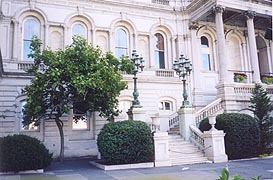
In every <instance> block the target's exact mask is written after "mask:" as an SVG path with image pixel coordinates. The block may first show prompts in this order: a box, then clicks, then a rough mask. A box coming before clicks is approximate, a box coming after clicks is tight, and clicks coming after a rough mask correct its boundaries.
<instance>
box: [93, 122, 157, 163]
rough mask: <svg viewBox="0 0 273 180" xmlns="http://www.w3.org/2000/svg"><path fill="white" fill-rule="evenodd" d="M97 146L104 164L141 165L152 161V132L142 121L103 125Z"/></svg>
mask: <svg viewBox="0 0 273 180" xmlns="http://www.w3.org/2000/svg"><path fill="white" fill-rule="evenodd" d="M97 144H98V149H99V152H100V153H101V157H102V160H103V161H104V163H105V164H130V163H142V162H151V161H153V159H154V145H153V137H152V132H151V130H150V128H149V127H148V125H147V124H146V123H145V122H142V121H133V120H127V121H121V122H110V123H108V124H105V125H104V127H103V128H102V130H101V131H100V133H99V135H98V140H97Z"/></svg>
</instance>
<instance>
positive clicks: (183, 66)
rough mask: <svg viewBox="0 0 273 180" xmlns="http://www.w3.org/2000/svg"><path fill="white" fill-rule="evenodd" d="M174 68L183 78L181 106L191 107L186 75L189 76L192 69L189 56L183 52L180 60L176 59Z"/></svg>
mask: <svg viewBox="0 0 273 180" xmlns="http://www.w3.org/2000/svg"><path fill="white" fill-rule="evenodd" d="M173 69H174V70H175V71H176V74H177V75H178V76H179V77H180V78H182V82H183V99H184V100H183V102H182V106H181V107H191V105H190V102H189V101H188V94H187V90H186V81H187V80H186V76H189V75H190V73H191V71H192V64H191V61H190V60H189V58H187V57H185V56H184V55H183V54H182V55H180V57H179V59H178V60H175V61H174V63H173Z"/></svg>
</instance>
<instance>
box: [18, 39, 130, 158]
mask: <svg viewBox="0 0 273 180" xmlns="http://www.w3.org/2000/svg"><path fill="white" fill-rule="evenodd" d="M41 45H42V43H41V41H40V40H39V39H37V37H34V38H33V39H32V42H31V46H30V48H31V50H32V53H31V54H30V55H29V57H31V58H33V59H34V66H33V67H32V68H31V69H30V70H29V71H28V72H29V73H32V74H33V75H34V78H33V79H32V80H31V83H30V85H27V86H26V87H25V88H24V90H23V93H25V94H26V95H27V99H26V105H25V106H24V109H25V110H24V116H23V119H24V120H23V124H24V125H28V124H30V123H32V122H35V124H36V125H38V124H39V123H40V120H41V119H50V118H54V119H55V122H56V124H57V126H58V129H59V133H60V136H61V153H60V158H61V159H62V157H61V156H63V147H64V145H63V144H64V137H63V122H62V121H61V119H60V117H61V116H62V115H63V114H64V113H68V112H69V111H70V109H71V108H72V107H73V110H74V111H76V112H77V113H81V114H84V113H86V112H87V111H91V112H92V111H97V112H100V116H104V117H106V118H107V119H108V120H113V119H114V116H117V115H118V113H119V111H118V110H117V109H118V108H117V105H118V100H117V97H118V96H119V94H120V91H121V90H123V89H125V88H126V87H127V83H126V82H125V81H122V75H120V74H119V71H120V70H122V71H126V72H127V73H130V70H131V69H132V67H133V65H132V63H131V62H130V61H129V60H128V59H126V58H125V57H123V58H122V60H118V59H117V58H115V57H114V56H113V55H112V54H111V53H110V52H108V53H106V54H102V51H101V49H100V48H98V47H96V48H94V47H93V46H92V45H90V44H88V43H87V41H86V40H85V39H84V38H82V37H80V36H74V37H73V43H72V44H71V45H69V46H67V47H66V48H65V50H61V49H59V50H56V51H52V50H50V49H45V50H41V48H40V47H41ZM41 67H43V70H40V69H41Z"/></svg>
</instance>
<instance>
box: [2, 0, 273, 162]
mask: <svg viewBox="0 0 273 180" xmlns="http://www.w3.org/2000/svg"><path fill="white" fill-rule="evenodd" d="M0 3H1V4H0V49H1V51H0V52H1V66H0V113H2V114H3V115H4V117H2V116H1V117H0V136H5V135H8V134H13V133H25V134H28V135H31V136H36V137H38V138H39V139H41V140H42V141H43V142H44V143H45V144H46V146H47V147H48V148H49V149H50V150H51V151H52V152H54V153H55V155H56V154H57V153H58V151H59V139H58V138H59V134H58V130H57V127H56V125H55V122H54V121H52V122H50V121H49V122H48V121H47V122H42V123H41V124H40V126H39V128H36V129H35V128H34V129H31V128H30V129H23V128H22V125H21V109H22V105H23V103H24V99H25V98H26V97H25V96H24V95H23V94H21V89H22V88H23V87H24V86H25V85H26V84H28V83H29V82H30V79H31V76H29V75H28V74H26V73H25V70H26V69H28V68H29V67H30V66H31V65H32V63H33V60H31V59H29V58H27V54H28V53H29V52H30V51H29V43H30V39H31V37H32V35H37V36H38V37H39V38H41V40H42V41H43V44H44V47H51V48H52V49H57V48H61V49H63V48H64V47H65V46H66V45H69V44H70V43H71V37H72V35H74V34H80V35H82V36H84V37H85V38H86V39H87V40H88V42H90V43H92V44H93V45H95V46H96V45H98V46H100V47H101V48H102V50H103V51H112V52H114V53H115V55H116V56H117V57H118V56H120V55H121V54H126V55H130V54H131V52H132V50H133V49H136V50H137V52H138V53H139V54H141V55H142V57H143V59H144V60H145V68H144V71H143V72H142V73H141V74H138V90H139V93H140V96H139V100H140V102H141V105H142V106H143V110H144V111H145V113H146V119H145V120H146V121H147V122H149V123H151V122H152V119H159V120H160V123H161V131H166V130H168V129H169V120H173V118H174V117H175V116H176V112H177V111H178V110H179V108H180V106H181V103H182V100H183V98H182V83H181V80H180V79H179V78H178V76H177V75H176V74H175V72H174V70H172V65H173V62H174V60H175V59H177V58H178V57H179V55H180V54H181V53H183V54H184V55H186V56H187V57H189V59H190V60H191V61H192V65H193V71H192V73H191V75H190V77H189V78H188V80H187V84H188V92H189V100H190V102H191V104H192V105H193V107H194V108H195V110H196V114H195V115H196V119H197V120H198V119H200V118H202V117H204V116H207V115H209V114H214V113H216V112H217V111H219V110H221V111H226V112H230V111H237V110H240V109H242V108H243V107H246V106H247V104H248V100H249V95H250V92H251V89H252V88H253V87H254V82H256V83H260V82H261V79H262V76H264V75H270V74H271V75H273V58H272V50H273V49H272V35H269V37H268V34H266V32H267V33H268V32H271V30H269V28H271V27H272V1H271V0H229V1H227V0H127V1H126V0H55V1H50V0H1V2H0ZM267 30H268V31H267ZM234 73H243V74H245V75H247V79H246V80H245V82H244V83H238V82H234V80H233V78H234ZM124 80H125V81H128V84H129V88H128V89H127V90H124V91H122V93H121V95H120V97H119V101H120V109H121V110H123V113H122V114H121V115H120V116H119V117H117V120H123V119H128V116H127V114H126V112H127V110H128V108H129V107H130V106H131V101H132V100H133V96H132V92H133V79H132V76H130V75H124ZM264 86H265V87H266V88H267V89H268V90H269V93H270V94H271V95H272V94H273V85H266V84H264ZM197 110H198V111H197ZM72 119H73V118H72V115H68V116H67V117H64V118H63V120H64V122H65V126H64V130H65V156H66V157H72V156H87V155H96V154H97V148H96V135H97V134H98V132H99V130H100V128H101V127H102V126H103V124H104V123H105V121H104V119H101V118H99V117H98V116H96V114H95V113H93V114H92V115H91V116H90V117H89V118H88V121H87V124H84V123H83V124H82V126H81V127H80V128H79V127H78V125H77V124H74V123H73V121H72ZM172 122H173V121H170V124H172Z"/></svg>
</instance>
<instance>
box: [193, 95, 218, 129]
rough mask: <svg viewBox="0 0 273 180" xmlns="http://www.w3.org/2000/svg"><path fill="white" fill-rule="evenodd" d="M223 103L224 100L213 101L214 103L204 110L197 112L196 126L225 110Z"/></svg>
mask: <svg viewBox="0 0 273 180" xmlns="http://www.w3.org/2000/svg"><path fill="white" fill-rule="evenodd" d="M221 102H222V99H221V98H218V99H216V100H215V101H213V102H212V103H210V104H208V105H207V106H205V107H204V108H202V109H200V110H199V111H197V112H196V114H195V121H196V124H199V123H200V121H202V120H203V119H205V118H207V117H209V116H211V115H213V114H216V113H217V112H219V111H221V110H223V106H222V103H221Z"/></svg>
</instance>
